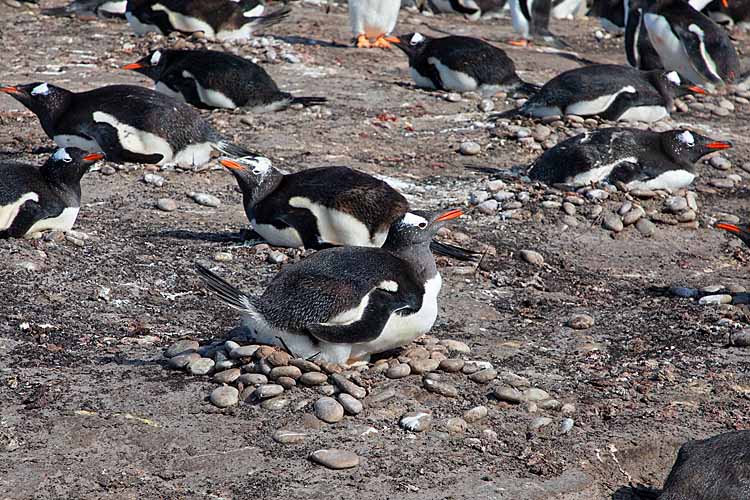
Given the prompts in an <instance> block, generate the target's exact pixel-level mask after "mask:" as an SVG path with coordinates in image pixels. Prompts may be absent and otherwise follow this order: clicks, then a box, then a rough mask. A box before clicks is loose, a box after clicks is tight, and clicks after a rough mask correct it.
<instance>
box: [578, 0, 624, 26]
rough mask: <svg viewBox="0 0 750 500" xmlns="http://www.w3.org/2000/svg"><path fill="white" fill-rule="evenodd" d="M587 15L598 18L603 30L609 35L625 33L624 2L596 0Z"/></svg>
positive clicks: (620, 0)
mask: <svg viewBox="0 0 750 500" xmlns="http://www.w3.org/2000/svg"><path fill="white" fill-rule="evenodd" d="M586 15H587V16H590V17H596V18H598V19H599V22H601V24H602V28H604V30H605V31H608V32H609V33H623V32H624V31H625V1H624V0H594V1H593V2H592V3H591V8H590V9H589V11H588V13H587V14H586Z"/></svg>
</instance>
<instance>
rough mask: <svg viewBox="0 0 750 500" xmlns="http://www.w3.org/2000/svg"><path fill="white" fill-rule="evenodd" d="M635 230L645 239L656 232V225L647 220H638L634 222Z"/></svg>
mask: <svg viewBox="0 0 750 500" xmlns="http://www.w3.org/2000/svg"><path fill="white" fill-rule="evenodd" d="M635 228H636V229H637V230H638V232H639V233H641V234H642V235H643V236H646V237H649V236H653V235H654V233H655V232H656V224H654V223H653V222H651V221H650V220H648V219H638V222H636V224H635Z"/></svg>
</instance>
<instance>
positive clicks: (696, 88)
mask: <svg viewBox="0 0 750 500" xmlns="http://www.w3.org/2000/svg"><path fill="white" fill-rule="evenodd" d="M688 90H690V92H693V93H695V94H701V95H706V94H708V92H706V89H704V88H702V87H699V86H697V85H691V86H690V87H688Z"/></svg>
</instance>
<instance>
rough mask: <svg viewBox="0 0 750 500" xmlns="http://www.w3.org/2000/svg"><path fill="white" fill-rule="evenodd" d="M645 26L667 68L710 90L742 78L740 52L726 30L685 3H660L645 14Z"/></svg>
mask: <svg viewBox="0 0 750 500" xmlns="http://www.w3.org/2000/svg"><path fill="white" fill-rule="evenodd" d="M643 24H644V26H645V28H646V31H647V32H648V38H649V41H650V42H651V44H652V45H653V47H654V49H655V50H656V52H657V53H658V54H659V58H660V59H661V63H662V65H663V66H664V68H665V69H671V70H676V71H679V72H680V74H682V75H683V76H685V77H686V78H688V79H689V80H691V81H692V82H693V83H696V84H699V85H706V86H709V87H710V86H712V85H722V84H726V83H730V82H732V81H734V80H735V79H736V78H737V77H738V76H739V73H740V64H739V59H738V58H737V51H736V50H735V48H734V45H732V41H731V40H730V39H729V35H728V34H727V32H726V30H724V29H723V28H721V27H720V26H719V25H717V24H716V23H715V22H713V21H712V20H711V19H709V18H708V17H706V16H705V15H703V14H701V13H700V12H698V11H697V10H695V9H693V8H692V7H691V6H690V4H688V2H686V1H685V0H661V1H660V2H659V3H658V4H657V5H656V6H654V7H652V8H650V9H649V10H648V11H647V12H644V13H643Z"/></svg>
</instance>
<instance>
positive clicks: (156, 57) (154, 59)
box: [151, 50, 161, 66]
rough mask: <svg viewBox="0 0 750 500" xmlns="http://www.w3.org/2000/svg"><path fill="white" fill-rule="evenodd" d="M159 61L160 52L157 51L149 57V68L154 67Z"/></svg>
mask: <svg viewBox="0 0 750 500" xmlns="http://www.w3.org/2000/svg"><path fill="white" fill-rule="evenodd" d="M159 61H161V52H159V51H158V50H157V51H156V52H154V53H153V54H152V55H151V66H156V65H157V64H159Z"/></svg>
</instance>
